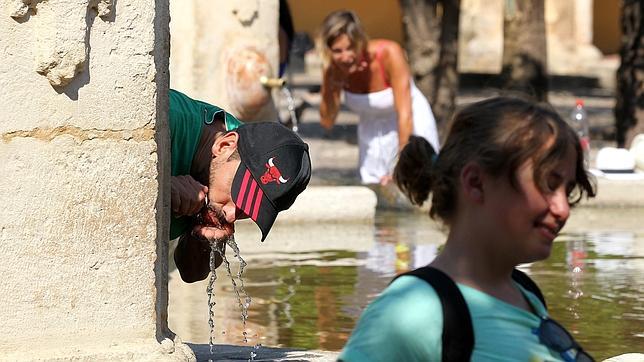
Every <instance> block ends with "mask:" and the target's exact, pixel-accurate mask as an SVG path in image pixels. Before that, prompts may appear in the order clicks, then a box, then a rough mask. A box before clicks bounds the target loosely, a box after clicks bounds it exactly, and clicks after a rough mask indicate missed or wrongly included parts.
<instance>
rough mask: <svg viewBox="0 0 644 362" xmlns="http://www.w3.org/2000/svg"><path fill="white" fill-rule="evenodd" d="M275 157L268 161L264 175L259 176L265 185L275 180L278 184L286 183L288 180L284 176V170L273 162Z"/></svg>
mask: <svg viewBox="0 0 644 362" xmlns="http://www.w3.org/2000/svg"><path fill="white" fill-rule="evenodd" d="M274 158H275V157H271V158H269V159H268V161H267V162H266V172H264V174H263V175H262V177H260V178H259V179H260V180H261V181H262V183H263V184H264V185H266V184H267V183H269V182H273V181H275V182H276V183H277V184H278V185H279V184H285V183H286V182H287V181H288V179H285V178H284V177H282V172H281V171H280V170H279V169H278V168H277V166H275V164H274V163H273V159H274Z"/></svg>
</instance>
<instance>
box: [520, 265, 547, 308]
mask: <svg viewBox="0 0 644 362" xmlns="http://www.w3.org/2000/svg"><path fill="white" fill-rule="evenodd" d="M512 279H514V281H515V282H517V283H519V285H521V286H522V287H524V288H525V289H527V290H529V291H530V292H532V293H533V294H534V295H536V296H537V297H538V298H539V300H541V303H543V306H544V307H546V309H548V306H547V305H546V298H544V297H543V293H541V289H539V286H537V283H535V282H534V280H532V279H530V277H529V276H528V274H526V273H524V272H522V271H521V270H519V269H514V270H513V271H512Z"/></svg>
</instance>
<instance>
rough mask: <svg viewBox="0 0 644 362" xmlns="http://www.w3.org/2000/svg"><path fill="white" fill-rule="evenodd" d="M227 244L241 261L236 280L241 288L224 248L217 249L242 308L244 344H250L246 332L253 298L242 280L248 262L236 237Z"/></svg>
mask: <svg viewBox="0 0 644 362" xmlns="http://www.w3.org/2000/svg"><path fill="white" fill-rule="evenodd" d="M226 244H227V245H228V246H229V247H230V248H231V249H232V250H233V253H234V257H235V258H237V259H238V260H239V270H238V271H237V276H236V278H237V279H239V286H238V285H237V281H236V280H235V277H233V275H232V272H231V271H230V263H229V262H228V259H227V258H226V254H225V253H224V249H223V247H222V248H219V247H217V248H216V249H217V251H218V252H219V255H221V258H222V260H223V263H224V266H225V267H226V271H227V272H228V276H230V281H231V282H232V284H233V290H234V291H235V295H236V296H237V302H238V303H239V307H240V308H241V319H242V324H243V332H242V335H243V337H244V343H248V333H247V332H246V320H247V319H248V308H249V307H250V303H251V298H250V296H249V295H248V293H246V290H245V289H244V280H243V279H242V273H243V272H244V268H245V267H246V265H247V264H246V261H244V259H243V258H242V257H241V255H240V254H239V247H238V246H237V243H235V236H234V235H231V236H230V237H229V238H228V239H227V240H226ZM242 294H243V295H244V301H243V302H242Z"/></svg>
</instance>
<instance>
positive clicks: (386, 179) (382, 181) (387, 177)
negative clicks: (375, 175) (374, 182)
mask: <svg viewBox="0 0 644 362" xmlns="http://www.w3.org/2000/svg"><path fill="white" fill-rule="evenodd" d="M393 179H394V178H393V176H392V175H384V176H382V177H381V178H380V186H387V185H388V184H389V183H390V182H391V181H392V180H393Z"/></svg>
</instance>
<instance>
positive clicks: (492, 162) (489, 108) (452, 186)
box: [394, 97, 595, 224]
mask: <svg viewBox="0 0 644 362" xmlns="http://www.w3.org/2000/svg"><path fill="white" fill-rule="evenodd" d="M569 147H573V148H574V150H575V152H576V154H577V160H576V166H575V168H576V179H575V187H574V190H573V193H572V194H571V197H570V203H571V205H572V204H576V203H577V202H579V201H580V200H581V198H582V197H583V196H584V194H585V195H586V197H594V196H595V185H594V184H593V183H592V182H591V177H590V176H589V174H588V173H587V172H586V170H585V167H584V154H583V152H582V150H581V146H580V142H579V138H578V136H577V134H576V133H575V132H574V131H573V130H572V128H570V126H568V124H567V123H566V122H565V121H564V120H563V119H561V117H560V116H559V115H558V114H557V112H555V111H554V110H553V109H551V108H549V107H546V106H542V105H537V104H534V103H530V102H528V101H525V100H521V99H518V98H510V97H496V98H491V99H487V100H483V101H480V102H476V103H473V104H471V105H469V106H467V107H465V108H464V109H462V110H461V111H460V112H458V113H457V114H456V116H455V117H454V119H453V121H452V126H451V128H450V131H449V133H448V135H447V139H446V141H445V145H444V146H443V148H442V149H441V152H440V155H436V153H435V152H434V150H433V149H432V147H431V146H430V144H429V143H428V142H427V141H426V140H425V139H423V138H420V137H415V136H412V137H411V138H410V139H409V143H408V144H407V145H406V146H405V147H404V148H403V150H402V151H401V154H400V157H399V160H398V163H397V164H396V167H395V169H394V180H395V182H396V183H397V184H398V187H399V188H400V189H401V190H402V191H403V192H404V193H405V194H406V195H407V196H408V197H409V199H410V200H411V202H412V203H414V204H417V205H422V204H423V202H424V201H425V200H427V199H428V197H429V193H430V192H431V193H432V205H431V208H430V211H429V215H430V216H431V217H432V218H434V219H435V218H440V219H441V220H443V221H444V222H445V223H447V224H449V222H450V221H451V219H452V217H453V216H454V214H455V211H456V210H455V207H456V200H457V196H458V195H457V192H458V191H457V190H458V182H459V176H460V172H461V169H462V168H463V166H465V164H467V163H468V162H470V161H474V162H477V163H478V164H479V165H481V166H482V167H483V169H484V170H485V171H486V172H487V173H489V174H490V175H492V176H496V177H500V176H507V177H508V178H509V180H510V184H511V185H513V186H514V187H517V184H516V178H515V176H516V171H517V169H518V167H519V166H521V165H522V164H523V163H524V162H525V161H527V160H532V162H533V164H534V175H533V178H534V181H535V184H536V185H537V187H538V188H539V189H540V190H542V191H545V190H547V185H546V175H548V173H549V172H550V171H551V170H552V169H553V168H554V167H555V166H556V164H557V163H558V162H559V161H560V160H561V159H562V158H563V157H564V156H565V155H566V152H567V150H568V149H569Z"/></svg>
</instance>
